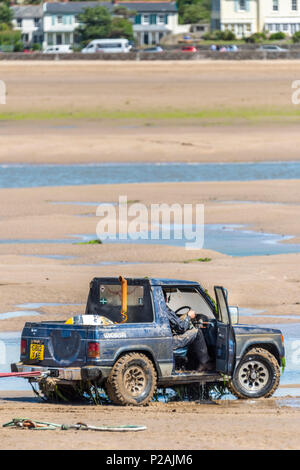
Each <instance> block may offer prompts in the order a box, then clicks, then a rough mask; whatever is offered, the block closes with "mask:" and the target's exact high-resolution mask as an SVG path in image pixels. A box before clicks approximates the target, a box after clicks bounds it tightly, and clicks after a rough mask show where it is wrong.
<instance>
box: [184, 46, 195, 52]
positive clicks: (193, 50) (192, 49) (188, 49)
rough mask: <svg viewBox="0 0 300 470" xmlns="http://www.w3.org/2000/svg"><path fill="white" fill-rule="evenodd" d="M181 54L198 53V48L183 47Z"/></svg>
mask: <svg viewBox="0 0 300 470" xmlns="http://www.w3.org/2000/svg"><path fill="white" fill-rule="evenodd" d="M181 52H197V48H196V47H195V46H183V47H182V49H181Z"/></svg>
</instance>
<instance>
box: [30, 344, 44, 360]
mask: <svg viewBox="0 0 300 470" xmlns="http://www.w3.org/2000/svg"><path fill="white" fill-rule="evenodd" d="M44 349H45V348H44V345H43V344H39V343H31V345H30V359H38V360H39V361H42V360H43V359H44Z"/></svg>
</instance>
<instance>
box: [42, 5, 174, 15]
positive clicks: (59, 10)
mask: <svg viewBox="0 0 300 470" xmlns="http://www.w3.org/2000/svg"><path fill="white" fill-rule="evenodd" d="M96 6H104V7H106V8H107V9H108V10H109V11H111V12H112V11H113V9H114V8H115V7H117V6H124V7H126V8H128V9H129V10H135V11H136V12H138V13H141V12H145V13H148V12H149V13H151V12H162V13H175V12H177V7H176V2H115V3H112V2H64V3H59V2H55V3H44V11H45V12H46V13H50V14H74V15H77V14H79V13H81V12H82V11H83V10H84V9H85V8H94V7H96Z"/></svg>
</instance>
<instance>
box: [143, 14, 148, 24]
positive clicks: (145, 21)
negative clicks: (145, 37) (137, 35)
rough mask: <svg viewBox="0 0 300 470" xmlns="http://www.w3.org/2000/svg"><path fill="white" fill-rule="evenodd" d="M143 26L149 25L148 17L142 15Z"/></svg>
mask: <svg viewBox="0 0 300 470" xmlns="http://www.w3.org/2000/svg"><path fill="white" fill-rule="evenodd" d="M143 24H150V16H149V15H143Z"/></svg>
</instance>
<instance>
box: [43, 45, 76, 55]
mask: <svg viewBox="0 0 300 470" xmlns="http://www.w3.org/2000/svg"><path fill="white" fill-rule="evenodd" d="M72 52H73V48H72V46H70V45H69V44H63V45H60V46H48V47H46V49H44V51H43V53H44V54H71V53H72Z"/></svg>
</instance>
